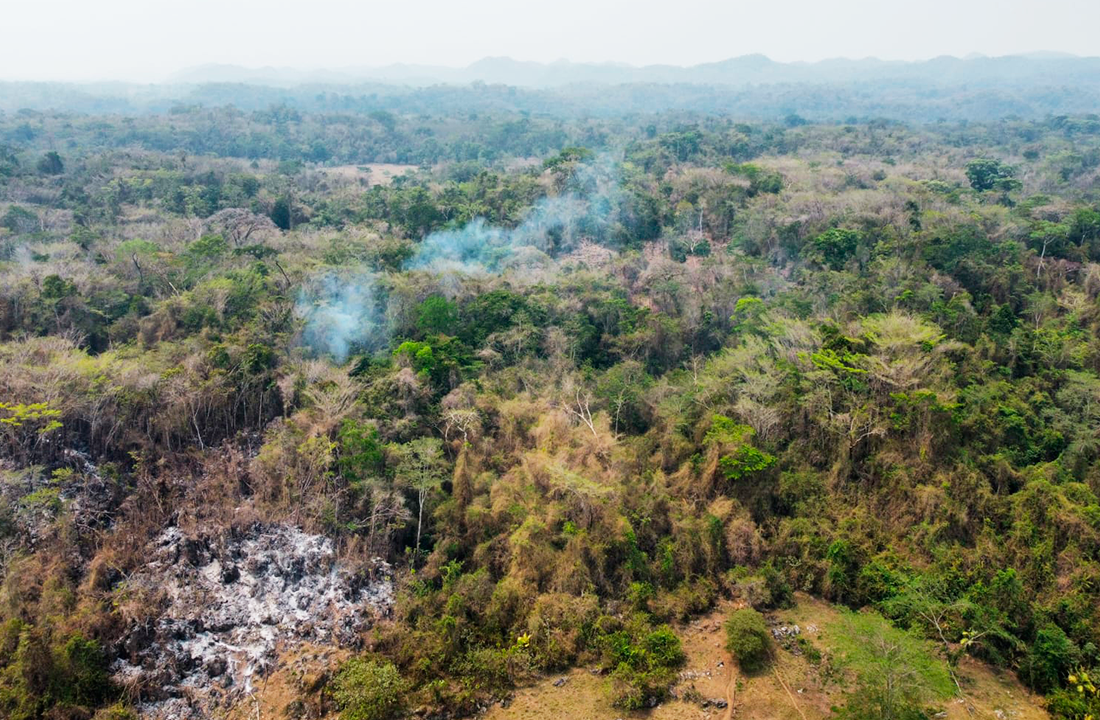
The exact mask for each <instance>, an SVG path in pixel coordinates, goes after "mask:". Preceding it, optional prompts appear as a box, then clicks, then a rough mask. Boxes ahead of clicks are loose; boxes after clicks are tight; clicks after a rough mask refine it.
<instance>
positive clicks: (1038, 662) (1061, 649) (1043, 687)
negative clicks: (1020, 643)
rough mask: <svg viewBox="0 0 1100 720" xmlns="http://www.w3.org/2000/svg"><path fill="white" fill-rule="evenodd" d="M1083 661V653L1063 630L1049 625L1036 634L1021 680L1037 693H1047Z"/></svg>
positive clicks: (1023, 662)
mask: <svg viewBox="0 0 1100 720" xmlns="http://www.w3.org/2000/svg"><path fill="white" fill-rule="evenodd" d="M1080 661H1081V651H1080V650H1079V649H1078V648H1077V645H1075V644H1074V643H1073V641H1072V640H1070V639H1069V638H1068V637H1067V636H1066V634H1065V632H1063V631H1062V628H1060V627H1058V626H1057V625H1048V626H1047V627H1045V628H1043V629H1042V630H1040V631H1039V632H1038V633H1037V634H1036V636H1035V642H1033V643H1032V644H1031V647H1030V649H1029V651H1028V654H1027V656H1026V657H1025V658H1024V659H1023V661H1022V662H1021V663H1020V676H1021V677H1022V678H1023V680H1024V682H1026V683H1027V684H1028V685H1030V686H1031V687H1032V688H1034V689H1035V690H1037V691H1039V692H1041V693H1048V692H1050V691H1051V690H1053V689H1054V688H1056V687H1058V686H1059V685H1060V684H1061V679H1062V678H1064V677H1065V676H1066V675H1067V674H1068V673H1069V671H1070V670H1071V669H1072V668H1073V667H1075V666H1076V665H1077V664H1079V663H1080Z"/></svg>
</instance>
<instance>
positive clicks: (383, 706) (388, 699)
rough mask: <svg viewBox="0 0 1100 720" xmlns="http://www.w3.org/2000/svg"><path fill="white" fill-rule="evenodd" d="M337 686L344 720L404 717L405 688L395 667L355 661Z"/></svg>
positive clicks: (361, 660) (340, 676)
mask: <svg viewBox="0 0 1100 720" xmlns="http://www.w3.org/2000/svg"><path fill="white" fill-rule="evenodd" d="M334 685H335V687H334V688H333V693H332V696H333V698H334V699H335V700H336V704H337V705H338V706H339V708H340V717H341V718H342V720H389V718H396V717H399V716H400V714H401V710H402V696H403V695H404V693H405V690H406V684H405V681H404V680H403V679H402V677H401V674H400V673H399V672H398V671H397V668H396V667H395V666H394V665H393V663H390V662H377V661H375V660H363V659H361V658H353V659H352V660H349V661H348V662H347V664H346V665H344V667H343V668H342V669H341V670H340V673H339V674H338V675H337V676H336V680H335V682H334Z"/></svg>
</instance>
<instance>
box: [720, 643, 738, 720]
mask: <svg viewBox="0 0 1100 720" xmlns="http://www.w3.org/2000/svg"><path fill="white" fill-rule="evenodd" d="M726 667H728V668H729V669H730V671H729V676H730V678H729V681H728V682H726V714H725V715H723V716H722V720H733V690H734V688H735V687H736V683H737V667H736V666H735V665H734V664H733V656H732V655H730V657H729V659H728V661H727V662H726Z"/></svg>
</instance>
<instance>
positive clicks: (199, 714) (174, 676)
mask: <svg viewBox="0 0 1100 720" xmlns="http://www.w3.org/2000/svg"><path fill="white" fill-rule="evenodd" d="M127 589H128V590H131V591H136V592H145V593H148V594H149V595H150V596H154V597H158V598H159V599H160V604H159V605H158V608H159V614H158V615H157V616H156V617H155V618H154V619H151V620H148V621H146V622H143V623H140V624H137V625H135V626H133V627H131V628H129V630H128V632H127V633H126V634H125V636H124V637H123V638H122V640H121V641H120V642H119V644H118V646H117V647H118V655H119V657H118V660H117V661H116V662H115V663H114V665H113V667H112V670H113V672H114V675H115V680H116V681H117V682H119V683H120V684H122V685H123V686H126V687H129V688H131V689H132V690H134V691H136V692H137V693H138V694H139V697H140V701H139V707H140V710H141V713H142V715H143V717H149V718H166V719H167V718H172V719H173V720H190V719H191V718H204V717H209V716H210V715H211V714H212V713H214V711H216V710H217V709H219V708H226V707H231V706H234V705H237V704H239V703H240V702H242V701H243V700H246V699H247V698H248V697H249V696H250V695H251V693H252V692H253V689H254V688H255V687H256V685H257V681H258V680H259V678H261V677H263V676H264V675H266V674H267V673H268V672H270V671H271V670H273V669H274V667H275V665H276V663H277V660H278V654H279V652H280V651H281V650H284V649H289V648H292V647H293V646H294V645H297V644H300V643H304V642H310V643H317V644H323V645H342V646H354V645H355V644H356V643H357V641H358V637H359V633H360V632H361V631H362V630H363V629H364V628H366V627H369V626H370V625H371V624H372V623H373V622H374V620H376V619H377V618H379V617H383V616H385V615H387V614H388V613H389V611H390V609H391V607H392V605H393V581H392V575H391V569H390V567H389V565H388V564H386V563H385V562H383V561H382V560H380V559H375V560H374V561H373V564H372V568H371V569H370V571H359V572H353V571H352V570H350V569H349V568H347V567H345V566H343V565H342V564H341V563H339V562H338V561H337V558H336V554H335V550H334V548H333V545H332V541H331V540H329V539H328V538H326V537H324V536H322V535H310V534H307V533H304V532H302V531H301V530H298V529H297V528H293V527H289V526H285V525H256V526H253V527H251V528H248V529H246V530H243V531H235V532H226V533H224V534H222V535H217V536H213V535H211V536H198V537H189V536H187V535H185V534H184V533H183V532H182V531H180V530H179V529H178V528H174V527H173V528H168V529H167V530H165V531H164V532H163V533H161V535H160V536H159V537H158V538H157V539H156V540H155V541H154V542H153V543H151V544H150V547H149V562H148V564H147V565H146V566H145V567H144V568H143V569H142V570H141V571H140V572H138V573H135V574H134V575H133V576H132V577H131V578H130V579H129V580H128V582H127Z"/></svg>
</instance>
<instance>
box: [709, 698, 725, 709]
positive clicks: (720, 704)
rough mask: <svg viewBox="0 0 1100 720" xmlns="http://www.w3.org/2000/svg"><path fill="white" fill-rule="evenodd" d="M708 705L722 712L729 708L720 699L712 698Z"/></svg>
mask: <svg viewBox="0 0 1100 720" xmlns="http://www.w3.org/2000/svg"><path fill="white" fill-rule="evenodd" d="M710 704H711V705H713V706H714V707H716V708H718V709H719V710H723V709H725V708H726V707H728V706H729V703H728V702H726V701H725V700H724V699H722V698H714V699H713V700H711V701H710Z"/></svg>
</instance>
